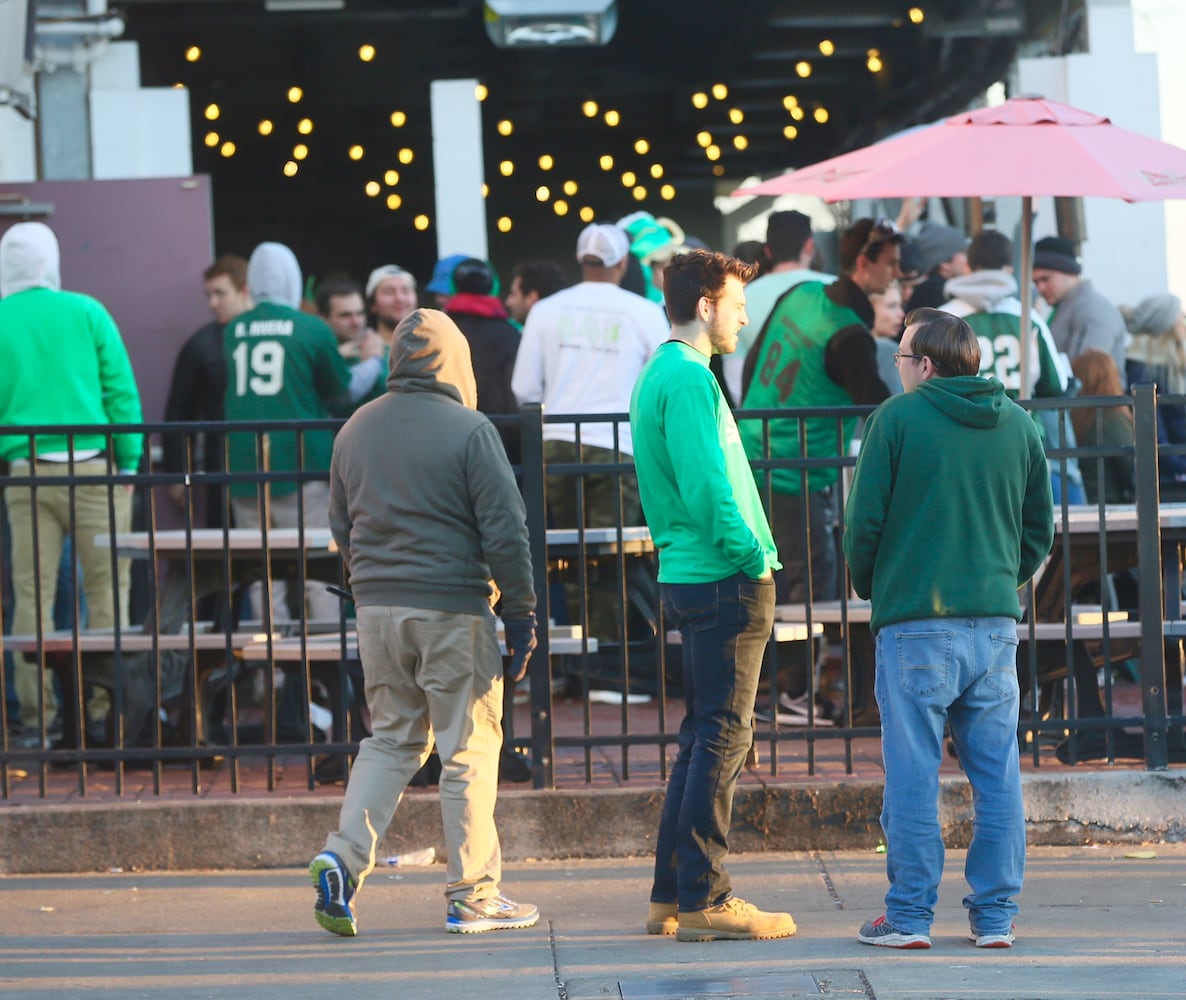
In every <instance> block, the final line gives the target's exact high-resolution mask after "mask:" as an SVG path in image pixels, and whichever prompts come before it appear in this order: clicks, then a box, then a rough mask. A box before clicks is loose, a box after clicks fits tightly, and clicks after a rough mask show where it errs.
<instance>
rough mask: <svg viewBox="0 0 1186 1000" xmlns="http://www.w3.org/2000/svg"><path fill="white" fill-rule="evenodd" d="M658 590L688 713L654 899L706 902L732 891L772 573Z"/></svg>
mask: <svg viewBox="0 0 1186 1000" xmlns="http://www.w3.org/2000/svg"><path fill="white" fill-rule="evenodd" d="M661 596H662V600H663V609H664V612H665V614H666V615H667V620H668V624H669V625H673V626H674V627H676V628H678V629H679V631H680V638H681V643H682V649H681V652H682V654H683V668H684V703H685V714H684V720H683V722H682V723H681V724H680V730H679V753H678V754H677V756H676V758H675V765H674V766H673V767H672V769H671V777H670V779H669V780H668V783H667V798H666V800H665V801H664V803H663V817H662V819H661V820H660V821H659V836H658V839H657V841H656V845H655V881H654V884H653V886H652V888H651V901H652V902H655V903H678V904H679V908H680V909H681V910H685V911H692V910H703V909H706V908H707V907H710V906H716V905H717V904H718V903H721V902H724V901H725V900H726V899H728V898H729V896H730V895H732V886H731V884H730V882H729V873H728V872H727V871H725V866H724V861H725V856H726V855H727V854H728V853H729V840H728V838H729V824H730V823H731V821H732V818H733V790H734V788H735V787H736V786H737V778H738V776H739V775H740V774H741V768H742V766H743V765H744V764H745V758H746V754H747V753H748V752H749V748H750V744H751V742H752V741H753V727H752V718H753V712H754V698H755V697H756V696H757V693H758V676H759V673H760V672H761V667H762V654H763V652H764V651H765V649H766V643H767V641H768V640H769V638H770V630H771V628H772V627H773V625H774V582H773V581H772V580H766V581H758V580H751V579H749V578H748V577H747V576H745V575H744V574H742V573H738V574H736V575H734V576H730V577H728V578H726V579H724V580H717V581H716V582H714V583H665V584H663V585H662V587H661Z"/></svg>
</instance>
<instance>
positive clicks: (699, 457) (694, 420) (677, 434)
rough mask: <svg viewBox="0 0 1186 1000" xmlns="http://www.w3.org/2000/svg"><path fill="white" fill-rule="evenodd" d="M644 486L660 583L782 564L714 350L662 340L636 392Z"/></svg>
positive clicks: (633, 406)
mask: <svg viewBox="0 0 1186 1000" xmlns="http://www.w3.org/2000/svg"><path fill="white" fill-rule="evenodd" d="M630 432H631V435H632V437H633V440H634V464H635V467H636V469H637V470H638V492H639V496H640V498H641V500H642V507H643V510H644V511H645V512H646V515H647V523H648V524H649V525H650V528H651V536H652V537H653V538H654V540H655V545H656V546H657V547H658V549H659V581H660V582H661V583H711V582H713V581H715V580H724V579H726V578H727V577H730V576H733V575H734V574H736V573H745V574H746V575H747V576H749V577H750V578H751V579H754V580H756V579H759V578H760V577H762V576H763V575H765V573H766V571H767V570H776V569H780V568H781V566H782V564H781V563H780V562H779V561H778V555H777V553H776V551H775V548H774V539H773V537H772V536H771V533H770V525H769V523H768V522H767V520H766V514H765V512H764V511H763V510H762V501H761V498H760V497H759V496H758V489H757V487H756V486H755V485H754V476H753V473H752V472H751V471H750V466H749V461H748V460H747V459H746V457H745V449H744V448H743V447H742V445H741V436H740V435H739V434H738V433H737V424H736V422H735V421H734V420H733V414H732V413H731V412H730V411H729V407H728V405H727V404H726V403H725V397H724V396H723V395H722V394H721V389H720V386H719V385H718V384H717V380H716V378H715V377H714V376H713V374H712V371H711V370H710V369H709V367H708V358H707V357H705V355H703V354H701V353H700V352H699V351H698V350H696V348H694V347H692V346H691V345H690V344H685V343H683V342H682V341H678V340H670V341H668V342H667V343H665V344H663V345H661V346H660V347H659V349H658V350H657V351H655V353H654V354H653V355H651V359H650V361H648V362H647V363H646V367H644V368H643V370H642V372H641V374H640V375H639V376H638V381H637V382H636V383H635V386H634V392H633V395H632V396H631V399H630Z"/></svg>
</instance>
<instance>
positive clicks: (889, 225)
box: [857, 219, 902, 257]
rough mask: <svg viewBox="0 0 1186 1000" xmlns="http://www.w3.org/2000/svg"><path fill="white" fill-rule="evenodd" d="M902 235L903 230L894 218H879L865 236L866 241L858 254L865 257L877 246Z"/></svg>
mask: <svg viewBox="0 0 1186 1000" xmlns="http://www.w3.org/2000/svg"><path fill="white" fill-rule="evenodd" d="M901 235H902V233H901V230H899V229H898V226H897V223H895V222H894V221H893V219H878V220H877V221H876V222H874V223H873V227H872V228H871V229H870V230H869V235H868V236H866V237H865V243H864V245H863V246H862V247H861V252H860V253H859V254H857V256H858V257H864V256H866V255H867V254H868V252H869V251H870V250H872V249H873V248H874V247H875V246H878V245H879V244H881V243H885V242H887V241H888V240H892V239H895V238H900V237H901Z"/></svg>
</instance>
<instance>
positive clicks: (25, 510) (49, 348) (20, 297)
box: [0, 222, 145, 744]
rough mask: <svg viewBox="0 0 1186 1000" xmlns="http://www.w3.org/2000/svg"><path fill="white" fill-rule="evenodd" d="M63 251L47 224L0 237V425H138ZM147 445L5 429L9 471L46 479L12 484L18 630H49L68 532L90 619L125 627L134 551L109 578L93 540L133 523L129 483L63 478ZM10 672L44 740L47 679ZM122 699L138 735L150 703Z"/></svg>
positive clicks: (130, 394)
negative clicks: (64, 276) (67, 287)
mask: <svg viewBox="0 0 1186 1000" xmlns="http://www.w3.org/2000/svg"><path fill="white" fill-rule="evenodd" d="M59 260H60V252H59V249H58V240H57V237H56V236H55V235H54V233H53V230H51V229H50V228H49V226H47V225H45V224H44V223H42V222H19V223H17V224H16V225H14V226H13V227H12V228H11V229H9V230H8V232H6V233H5V234H4V236H3V238H2V239H0V427H3V428H12V427H18V428H20V427H29V426H36V425H46V424H68V425H90V426H95V425H101V424H138V423H141V421H142V415H141V409H140V393H139V390H138V389H137V387H136V377H135V374H134V372H133V371H132V364H131V361H130V360H129V359H128V352H127V349H126V348H125V347H124V342H123V339H122V338H121V337H120V332H119V329H118V328H117V327H116V325H115V320H114V319H112V317H111V314H110V313H109V312H108V311H107V310H106V309H105V308H104V307H103V305H102V304H101V303H99V302H98V301H97V300H96V299H93V298H91V297H90V296H89V295H82V294H80V293H78V292H69V291H63V290H62V280H61V274H60V264H59ZM142 450H143V436H142V435H141V434H135V433H131V434H110V433H103V432H101V431H100V432H96V433H86V434H70V435H67V434H45V435H38V436H37V437H36V439H35V440H32V439H31V438H30V436H29V435H28V434H25V433H8V434H2V435H0V460H3V461H6V462H8V464H9V470H10V472H11V474H12V475H13V476H14V477H21V478H24V477H36V478H37V479H39V480H42V481H43V485H41V486H39V487H38V488H36V489H29V488H28V487H17V486H9V487H8V488H7V489H6V491H5V494H6V500H7V503H8V518H9V523H10V525H11V528H12V579H13V588H14V592H15V601H16V607H15V610H14V616H13V623H12V624H13V631H14V632H15V633H17V634H24V635H29V634H32V633H34V632H35V631H37V629H38V627H40V628H41V629H42V630H44V631H45V632H49V631H50V630H52V629H53V595H54V585H55V582H56V580H57V577H58V564H59V562H60V561H61V556H62V548H63V544H64V540H65V538H66V537H67V535H69V534H70V533H71V532H73V543H74V551H75V553H76V558H77V563H78V564H79V565H81V567H82V574H83V579H82V586H83V591H84V592H85V594H86V607H87V612H88V616H89V617H88V621H87V623H86V624H88V625H89V626H90V627H91V628H95V629H98V628H112V627H114V626H115V625H116V623H117V621H118V623H119V624H120V625H123V626H125V627H126V626H127V624H128V584H129V581H130V579H131V577H130V575H129V571H128V563H127V560H126V559H120V560H119V561H118V564H117V572H116V574H114V575H113V573H112V570H111V550H110V549H109V548H101V547H99V546H98V545H96V544H95V536H96V535H98V534H105V533H107V532H109V531H110V530H111V525H112V523H114V526H115V530H116V531H127V530H128V528H129V526H130V524H131V516H132V514H131V512H132V485H131V484H130V483H127V484H123V485H120V484H117V485H116V486H115V487H114V489H109V487H108V486H107V485H103V484H99V485H91V486H70V485H65V483H67V482H68V480H69V479H71V478H73V477H75V476H111V475H113V474H114V473H117V472H119V473H123V474H131V473H134V472H136V471H137V468H138V466H139V464H140V455H141V452H142ZM51 483H58V484H62V485H50V484H51ZM109 497H110V499H109ZM111 518H113V519H114V521H113V522H112V520H110V519H111ZM113 576H114V577H115V578H113ZM116 579H118V587H117V585H116ZM117 596H118V600H117ZM38 597H40V602H39V601H38ZM15 673H16V678H15V679H16V687H17V694H18V696H19V698H20V702H21V720H22V723H23V725H24V727H25V732H24V734H23V735H22V740H23V742H26V743H29V744H36V743H42V742H44V739H45V733H44V731H43V730H42V729H41V726H42V725H43V724H45V725H46V726H48V725H49V724H50V723H51V722H52V719H53V716H54V714H55V710H56V699H55V696H54V690H53V683H52V677H51V676H50V675H49V674H48V673H47V672H46V671H45V670H43V669H41V668H40V667H39V666H38V664H36V663H34V662H29V661H28V660H26V659H25V658H18V662H17V664H16V671H15ZM39 706H40V707H39ZM126 707H127V713H126V721H127V725H128V728H129V731H130V732H131V733H132V734H133V735H134V732H136V731H138V730H139V727H140V724H141V723H142V722H143V710H144V708H145V705H144V702H143V699H139V700H137V701H136V704H135V706H132V705H130V704H129V705H128V706H126ZM133 709H134V710H133Z"/></svg>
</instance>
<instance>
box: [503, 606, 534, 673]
mask: <svg viewBox="0 0 1186 1000" xmlns="http://www.w3.org/2000/svg"><path fill="white" fill-rule="evenodd" d="M535 624H536V622H535V615H534V614H533V615H532V616H531V617H530V618H518V619H516V620H515V621H511V622H508V621H504V622H503V623H502V628H503V634H504V635H505V636H506V644H507V655H508V656H510V658H511V662H510V663H508V664H507V665H506V675H507V679H508V680H510V681H512V682H518V681H521V680H522V679H523V678H524V676H525V675H526V674H527V664H528V663H530V662H531V652H532V650H534V649H535V644H536V641H535Z"/></svg>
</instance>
